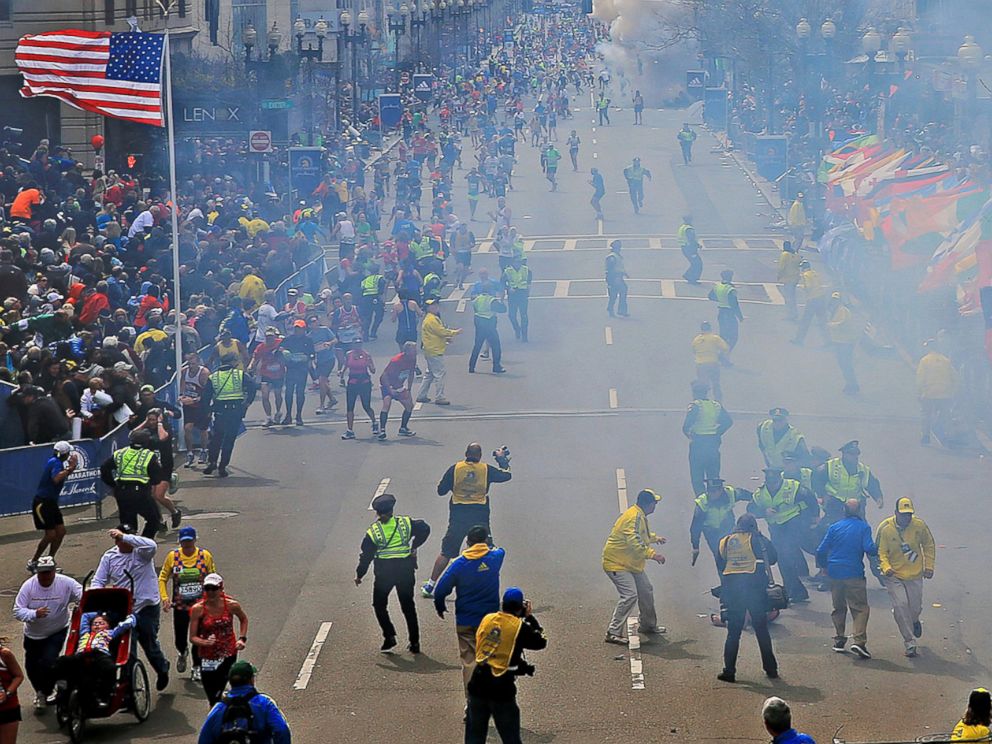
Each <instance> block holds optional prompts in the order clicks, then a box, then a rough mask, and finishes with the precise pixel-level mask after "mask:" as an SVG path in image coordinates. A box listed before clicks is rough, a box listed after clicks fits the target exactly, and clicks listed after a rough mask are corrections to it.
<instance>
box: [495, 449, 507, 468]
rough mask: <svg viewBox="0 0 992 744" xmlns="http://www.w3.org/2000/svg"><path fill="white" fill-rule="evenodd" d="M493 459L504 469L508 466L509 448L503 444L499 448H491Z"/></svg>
mask: <svg viewBox="0 0 992 744" xmlns="http://www.w3.org/2000/svg"><path fill="white" fill-rule="evenodd" d="M493 459H495V460H496V464H497V465H499V466H500V467H501V468H503V470H506V469H507V468H508V467H510V448H509V447H507V446H506V445H505V444H504V445H503V446H502V447H500V448H499V449H496V450H493Z"/></svg>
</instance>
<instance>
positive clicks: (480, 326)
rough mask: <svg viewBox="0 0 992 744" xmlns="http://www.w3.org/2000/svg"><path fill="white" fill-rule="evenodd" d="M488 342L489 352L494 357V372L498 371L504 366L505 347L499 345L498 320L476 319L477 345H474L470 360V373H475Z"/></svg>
mask: <svg viewBox="0 0 992 744" xmlns="http://www.w3.org/2000/svg"><path fill="white" fill-rule="evenodd" d="M486 341H488V342H489V350H490V351H491V352H492V355H493V370H497V369H499V368H500V367H502V366H503V365H502V364H500V362H501V361H502V359H503V347H502V346H500V343H499V331H497V330H496V318H495V317H493V318H476V319H475V343H474V344H473V345H472V356H470V357H469V360H468V371H469V372H475V363H476V362H477V361H478V360H479V352H480V351H482V345H483V344H484V343H485V342H486Z"/></svg>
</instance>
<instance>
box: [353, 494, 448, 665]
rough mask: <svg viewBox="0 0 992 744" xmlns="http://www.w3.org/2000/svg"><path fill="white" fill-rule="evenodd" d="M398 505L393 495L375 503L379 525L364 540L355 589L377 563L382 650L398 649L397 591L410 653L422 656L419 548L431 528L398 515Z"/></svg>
mask: <svg viewBox="0 0 992 744" xmlns="http://www.w3.org/2000/svg"><path fill="white" fill-rule="evenodd" d="M395 505H396V497H395V496H393V494H391V493H384V494H380V495H379V496H376V497H375V498H374V499H373V500H372V509H373V510H374V511H375V513H376V521H375V522H373V523H372V526H371V527H369V529H368V531H367V532H366V533H365V537H364V538H363V539H362V552H361V555H360V556H359V558H358V568H356V569H355V586H359V585H361V583H362V579H363V578H364V576H365V574H366V573H368V570H369V564H371V563H372V562H373V561H375V581H374V583H373V585H372V609H373V610H374V611H375V619H376V620H377V621H378V623H379V627H380V628H382V638H383V640H382V647H381V648H380V649H379V650H380V651H382V653H384V654H390V653H393V648H394V647H395V646H396V628H395V627H394V626H393V623H392V620H390V619H389V595H390V593H391V592H392V591H393V589H394V588H395V589H396V597H397V599H399V601H400V609H401V610H402V611H403V617H404V619H406V630H407V635H408V636H409V638H410V645H409V646H408V647H407V648H408V649H409V650H410V653H413V654H419V653H420V625H419V624H418V623H417V607H416V605H415V604H414V601H413V588H414V584H415V583H416V580H417V577H416V573H417V548H418V547H420V546H421V545H423V544H424V543H425V542H426V541H427V538H428V537H429V536H430V534H431V528H430V525H428V524H427V522H425V521H424V520H422V519H411V518H410V517H407V516H403V515H394V514H393V507H395Z"/></svg>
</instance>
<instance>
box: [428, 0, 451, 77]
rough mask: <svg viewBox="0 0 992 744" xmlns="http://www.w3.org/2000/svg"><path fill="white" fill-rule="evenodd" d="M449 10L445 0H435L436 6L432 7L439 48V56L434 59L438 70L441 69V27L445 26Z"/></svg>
mask: <svg viewBox="0 0 992 744" xmlns="http://www.w3.org/2000/svg"><path fill="white" fill-rule="evenodd" d="M447 9H448V4H447V3H446V2H445V1H444V0H434V4H433V5H432V6H431V20H432V21H434V23H433V24H432V25H433V26H434V40H435V42H436V44H435V46H436V48H437V54H436V55H435V57H434V59H435V61H436V63H437V66H438V68H440V67H441V61H442V60H441V27H442V26H443V25H444V24H443V22H444V16H445V11H446V10H447Z"/></svg>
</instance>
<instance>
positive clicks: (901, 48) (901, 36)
mask: <svg viewBox="0 0 992 744" xmlns="http://www.w3.org/2000/svg"><path fill="white" fill-rule="evenodd" d="M912 44H913V38H912V37H911V36H910V35H909V31H908V30H907V29H905V28H902V27H901V26H900V27H899V30H898V31H896V32H895V34H894V35H893V36H892V43H891V44H889V48H890V49H891V50H892V51H893V52H895V55H896V58H897V59H898V60H899V76H900V77H902V76H903V75H904V74H905V72H906V55H907V54H909V50H910V47H911V46H912Z"/></svg>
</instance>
